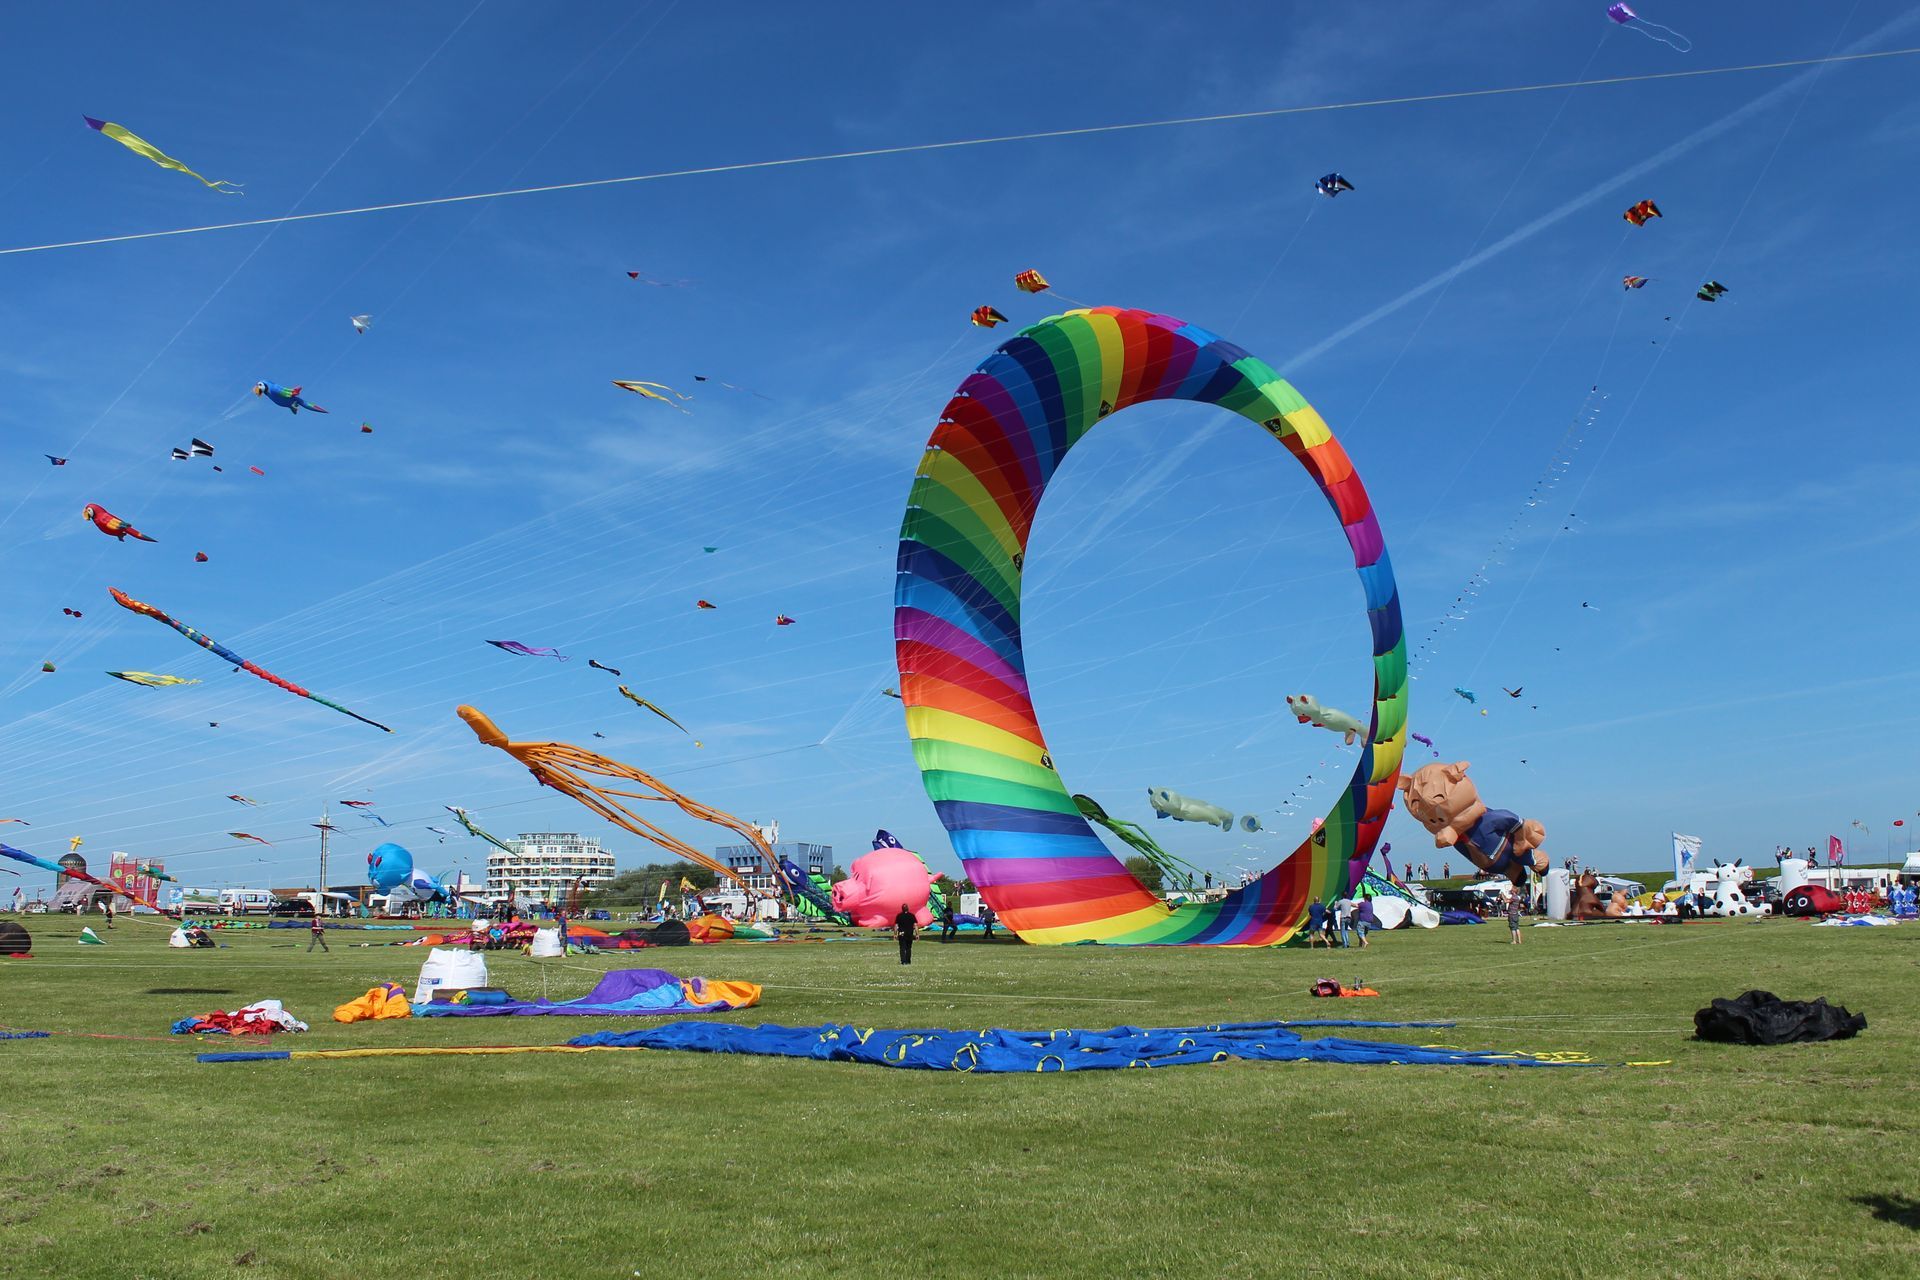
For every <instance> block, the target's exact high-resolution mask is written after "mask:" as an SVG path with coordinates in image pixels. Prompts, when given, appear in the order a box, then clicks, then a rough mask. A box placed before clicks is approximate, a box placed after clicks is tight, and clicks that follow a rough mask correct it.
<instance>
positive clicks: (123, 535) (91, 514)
mask: <svg viewBox="0 0 1920 1280" xmlns="http://www.w3.org/2000/svg"><path fill="white" fill-rule="evenodd" d="M80 518H81V519H82V520H91V521H93V527H94V528H96V529H98V530H99V531H100V532H102V533H104V534H106V535H107V536H108V537H109V538H118V539H119V540H120V541H122V542H125V541H126V540H127V539H128V538H138V539H140V541H142V542H158V541H159V539H158V538H149V537H148V536H147V535H146V534H144V533H142V532H140V531H139V530H138V529H136V528H134V527H133V526H132V525H130V524H128V523H127V522H126V521H125V520H122V519H121V518H120V517H119V516H117V515H115V514H113V512H111V511H109V510H107V509H106V508H105V507H101V506H95V505H94V504H93V503H88V504H87V505H86V506H85V507H82V508H81V510H80Z"/></svg>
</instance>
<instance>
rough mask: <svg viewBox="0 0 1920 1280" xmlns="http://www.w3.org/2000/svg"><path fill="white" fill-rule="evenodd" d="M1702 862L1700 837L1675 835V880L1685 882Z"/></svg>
mask: <svg viewBox="0 0 1920 1280" xmlns="http://www.w3.org/2000/svg"><path fill="white" fill-rule="evenodd" d="M1699 860H1700V837H1699V836H1683V835H1681V834H1680V833H1679V832H1678V831H1676V832H1674V833H1673V878H1674V879H1675V880H1685V879H1686V878H1687V876H1688V875H1689V874H1690V873H1691V872H1692V871H1693V864H1694V863H1696V862H1698V861H1699Z"/></svg>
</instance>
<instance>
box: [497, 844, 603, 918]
mask: <svg viewBox="0 0 1920 1280" xmlns="http://www.w3.org/2000/svg"><path fill="white" fill-rule="evenodd" d="M507 843H508V844H510V845H512V846H513V847H514V848H515V849H517V850H519V856H518V857H515V856H513V855H511V854H507V853H503V852H501V851H500V850H498V849H495V850H493V851H491V852H489V853H488V854H487V896H488V897H490V898H504V897H506V896H507V894H508V892H509V891H511V892H512V894H513V896H514V897H516V898H520V899H533V900H536V901H541V902H547V901H551V902H562V901H564V899H565V898H566V895H567V891H568V890H569V889H571V888H572V887H573V884H574V882H575V881H576V880H577V881H579V882H580V888H581V891H582V892H585V891H587V890H590V889H597V888H599V887H600V886H601V885H603V884H605V883H606V882H607V881H609V880H611V879H613V874H614V872H613V855H612V854H611V853H607V852H604V851H603V850H602V849H601V848H600V841H599V839H598V838H596V837H594V836H583V835H581V834H580V833H578V832H576V831H523V832H521V833H520V834H519V835H518V836H516V837H514V838H513V839H511V840H509V841H507Z"/></svg>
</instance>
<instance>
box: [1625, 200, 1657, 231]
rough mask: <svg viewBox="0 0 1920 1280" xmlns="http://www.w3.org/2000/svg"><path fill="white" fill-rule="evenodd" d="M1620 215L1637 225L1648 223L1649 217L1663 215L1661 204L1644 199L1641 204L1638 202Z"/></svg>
mask: <svg viewBox="0 0 1920 1280" xmlns="http://www.w3.org/2000/svg"><path fill="white" fill-rule="evenodd" d="M1620 216H1621V217H1623V218H1625V219H1626V220H1627V221H1628V222H1631V223H1632V224H1633V225H1634V226H1636V227H1644V226H1646V225H1647V219H1648V218H1658V217H1660V216H1661V213H1660V206H1659V205H1657V204H1655V203H1654V202H1653V201H1651V200H1642V201H1641V202H1640V203H1639V204H1636V205H1635V206H1633V208H1631V209H1629V210H1627V211H1626V212H1625V213H1623V214H1621V215H1620Z"/></svg>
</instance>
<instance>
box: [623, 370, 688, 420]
mask: <svg viewBox="0 0 1920 1280" xmlns="http://www.w3.org/2000/svg"><path fill="white" fill-rule="evenodd" d="M613 385H614V386H616V387H618V388H620V389H621V390H622V391H631V392H633V394H635V395H637V396H645V397H646V398H647V399H649V400H658V401H659V402H660V403H661V404H665V405H672V406H673V407H674V408H676V409H680V412H682V413H684V414H687V415H688V416H692V414H693V410H691V409H681V408H680V406H679V405H677V404H674V403H673V401H674V400H691V399H693V397H692V396H683V395H681V394H680V393H679V392H678V391H675V390H674V389H673V388H672V387H670V386H668V385H667V384H666V383H664V382H630V381H625V380H622V379H620V378H615V379H614V380H613ZM663 391H664V392H666V395H662V394H660V393H661V392H663ZM668 397H672V399H669V398H668Z"/></svg>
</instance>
